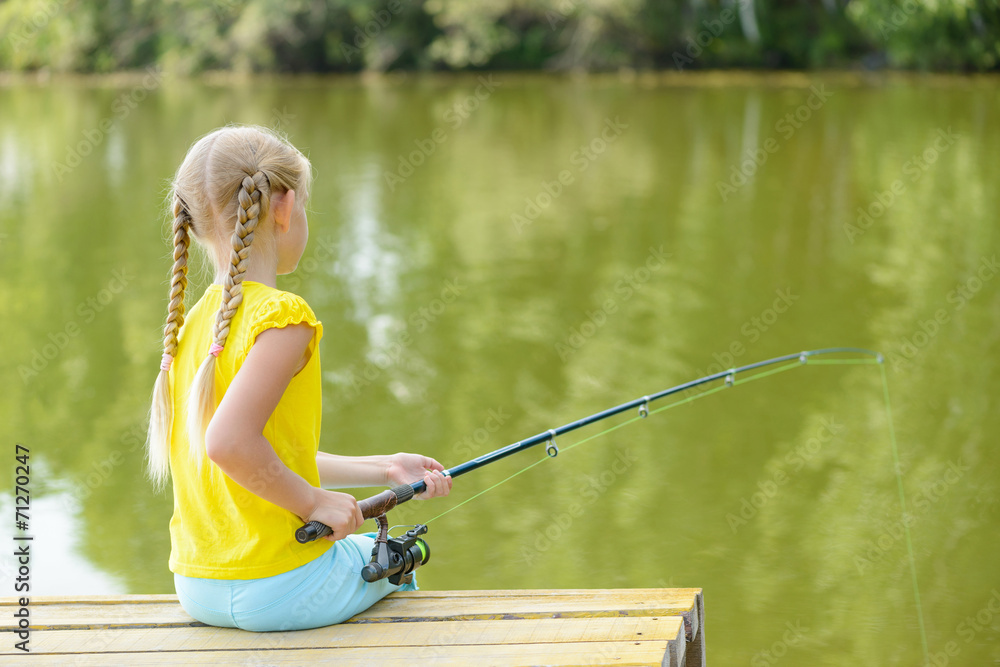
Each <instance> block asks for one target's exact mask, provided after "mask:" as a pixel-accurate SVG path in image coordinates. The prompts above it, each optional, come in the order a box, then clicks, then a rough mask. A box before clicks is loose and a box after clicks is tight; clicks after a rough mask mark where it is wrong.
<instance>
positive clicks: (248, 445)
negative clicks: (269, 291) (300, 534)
mask: <svg viewBox="0 0 1000 667" xmlns="http://www.w3.org/2000/svg"><path fill="white" fill-rule="evenodd" d="M313 333H314V332H313V329H312V327H310V326H309V325H308V324H294V325H289V326H286V327H283V328H280V329H266V330H264V331H263V332H261V333H260V334H259V335H258V336H257V338H256V341H255V342H254V344H253V347H252V348H250V352H249V353H248V354H247V358H246V360H245V361H244V362H243V365H242V366H241V367H240V370H239V371H238V372H237V373H236V377H235V378H233V382H232V384H230V385H229V389H227V390H226V394H225V396H223V398H222V402H221V403H220V404H219V408H218V409H217V410H216V412H215V414H214V415H213V416H212V421H211V422H210V423H209V425H208V429H207V431H206V433H205V446H206V450H207V452H208V457H209V458H210V459H211V460H212V461H214V462H215V463H216V464H217V465H218V466H219V467H220V468H221V469H222V470H223V472H225V473H226V474H227V475H229V477H230V478H232V479H233V481H235V482H236V483H237V484H239V485H241V486H243V487H244V488H246V489H247V490H249V491H251V492H253V493H255V494H257V495H258V496H260V497H261V498H263V499H264V500H267V501H269V502H272V503H274V504H275V505H278V506H280V507H283V508H285V509H286V510H288V511H289V512H292V513H294V514H295V515H296V516H298V517H299V518H300V519H302V520H303V521H322V522H323V523H325V524H326V525H328V526H330V527H331V528H333V529H334V532H333V534H332V535H329V536H328V537H327V539H331V540H336V539H340V538H343V537H345V536H347V535H350V534H351V533H353V532H354V531H355V530H356V529H357V528H358V526H360V525H361V524H362V523H364V517H363V516H362V515H361V510H360V509H359V508H358V503H357V501H356V500H355V499H354V497H353V496H350V495H348V494H346V493H338V492H336V491H327V490H325V489H321V488H318V487H314V486H312V485H311V484H309V482H307V481H306V480H305V479H304V478H302V477H301V476H300V475H298V474H296V473H295V472H293V471H292V470H291V469H290V468H288V466H286V465H285V464H284V463H283V462H282V461H281V459H279V458H278V455H277V454H275V452H274V448H273V447H271V443H270V442H268V441H267V439H266V438H265V437H264V436H263V431H264V425H265V424H266V423H267V420H268V419H270V417H271V413H272V412H274V408H275V407H276V406H277V405H278V401H280V400H281V395H282V394H283V393H284V392H285V388H286V387H287V386H288V383H289V382H290V381H291V379H292V376H293V375H294V374H295V373H296V372H297V371H298V370H299V369H300V368H301V367H302V361H303V359H304V357H305V354H306V349H307V347H308V345H309V341H310V340H312V336H313ZM262 471H274V472H273V474H268V475H266V476H265V477H264V479H263V481H262V480H261V472H262Z"/></svg>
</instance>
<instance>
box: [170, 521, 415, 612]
mask: <svg viewBox="0 0 1000 667" xmlns="http://www.w3.org/2000/svg"><path fill="white" fill-rule="evenodd" d="M374 538H375V533H364V534H360V535H349V536H348V537H346V538H344V539H342V540H337V541H336V542H334V544H333V546H332V547H330V548H329V549H327V550H326V551H325V552H324V553H323V554H322V555H321V556H320V557H319V558H317V559H316V560H314V561H312V562H310V563H306V564H305V565H300V566H299V567H297V568H295V569H294V570H289V571H288V572H282V573H281V574H276V575H274V576H272V577H263V578H261V579H202V578H200V577H185V576H182V575H180V574H176V573H175V574H174V588H175V589H176V590H177V597H178V599H179V600H180V603H181V606H182V607H183V608H184V611H186V612H187V613H189V614H190V615H191V616H192V617H194V618H195V619H197V620H199V621H201V622H202V623H206V624H208V625H214V626H218V627H222V628H241V629H243V630H252V631H254V632H269V631H279V630H306V629H309V628H319V627H323V626H326V625H334V624H336V623H341V622H343V621H346V620H347V619H349V618H350V617H351V616H354V615H355V614H357V613H359V612H362V611H364V610H365V609H368V607H370V606H372V605H373V604H375V603H376V602H378V601H379V600H381V599H382V598H384V597H385V596H386V595H388V594H389V593H392V592H393V591H415V590H417V579H416V573H414V577H413V581H412V583H409V584H404V585H402V586H393V585H392V584H390V583H389V580H388V579H381V580H379V581H376V582H373V583H370V584H369V583H368V582H366V581H365V580H364V579H362V578H361V568H362V567H364V566H365V565H367V564H368V561H369V560H370V558H371V552H372V547H373V546H374V544H375V539H374Z"/></svg>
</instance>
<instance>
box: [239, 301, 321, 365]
mask: <svg viewBox="0 0 1000 667" xmlns="http://www.w3.org/2000/svg"><path fill="white" fill-rule="evenodd" d="M302 323H305V324H308V325H309V326H311V327H312V328H313V329H315V334H314V335H313V337H312V340H311V341H310V343H309V347H308V349H307V352H308V355H309V356H310V357H311V356H312V355H313V353H315V351H316V347H317V346H318V345H319V341H320V339H321V338H322V337H323V323H322V322H320V321H319V320H318V319H316V314H315V313H313V311H312V308H310V307H309V304H307V303H306V301H305V299H303V298H302V297H300V296H299V295H297V294H292V293H291V292H279V291H276V292H274V293H273V294H270V295H268V297H267V298H266V299H264V300H263V302H262V303H260V304H259V305H258V306H257V308H256V309H255V310H254V313H253V315H252V318H251V321H250V327H249V329H248V331H247V337H246V345H245V348H244V350H243V358H246V355H247V353H249V352H250V348H251V347H252V346H253V344H254V341H255V340H256V339H257V336H258V335H260V334H261V332H263V331H264V330H266V329H280V328H282V327H286V326H288V325H290V324H302Z"/></svg>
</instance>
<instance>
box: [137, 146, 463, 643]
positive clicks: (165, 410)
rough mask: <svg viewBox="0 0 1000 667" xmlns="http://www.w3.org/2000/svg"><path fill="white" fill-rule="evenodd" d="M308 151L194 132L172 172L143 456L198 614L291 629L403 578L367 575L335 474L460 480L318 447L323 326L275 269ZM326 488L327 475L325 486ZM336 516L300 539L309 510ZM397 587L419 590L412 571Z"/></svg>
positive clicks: (177, 571) (306, 174)
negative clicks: (163, 289) (166, 291)
mask: <svg viewBox="0 0 1000 667" xmlns="http://www.w3.org/2000/svg"><path fill="white" fill-rule="evenodd" d="M310 180H311V166H310V164H309V161H308V160H307V159H306V158H305V156H303V155H302V153H300V152H299V151H298V150H296V149H295V148H294V147H293V146H291V145H290V144H289V143H288V142H286V141H285V140H283V139H282V138H281V137H278V136H277V135H275V134H274V133H272V132H270V131H269V130H266V129H264V128H259V127H225V128H221V129H218V130H216V131H214V132H212V133H210V134H208V135H206V136H204V137H202V138H201V139H199V140H198V141H197V142H196V143H195V144H194V145H193V146H192V147H191V149H190V150H189V151H188V154H187V156H186V157H185V158H184V161H183V163H182V164H181V166H180V168H179V169H178V170H177V174H176V176H175V178H174V181H173V189H172V202H173V249H174V251H173V259H174V264H173V271H172V274H171V279H170V303H169V307H168V312H167V322H166V326H165V327H164V340H163V358H162V363H161V366H160V374H159V376H158V377H157V379H156V384H155V387H154V390H153V404H152V408H151V412H150V423H149V434H148V443H147V447H148V469H149V474H150V477H151V478H152V480H153V481H154V483H155V484H156V485H157V486H160V487H162V486H163V485H165V484H166V480H167V478H168V477H170V478H172V481H173V492H174V513H173V517H172V518H171V520H170V539H171V550H170V561H169V566H170V570H171V571H172V572H173V573H174V584H175V587H176V590H177V595H178V597H179V599H180V602H181V605H182V606H183V607H184V609H185V610H186V611H187V612H188V613H189V614H191V616H193V617H194V618H196V619H198V620H199V621H202V622H204V623H207V624H210V625H216V626H222V627H238V628H243V629H246V630H256V631H267V630H296V629H304V628H313V627H320V626H324V625H330V624H333V623H339V622H341V621H344V620H346V619H348V618H350V617H351V616H353V615H354V614H356V613H358V612H360V611H363V610H364V609H366V608H368V607H369V606H370V605H371V604H373V603H374V602H375V601H377V600H379V599H380V598H382V597H384V596H385V595H387V594H388V593H390V592H392V591H393V590H397V587H395V586H393V585H392V584H389V583H388V581H387V580H381V581H377V582H374V583H372V584H368V583H366V582H364V581H363V580H362V578H361V575H360V571H361V568H362V567H363V566H364V565H365V563H366V562H367V561H368V558H369V555H370V553H371V549H372V545H373V540H372V537H371V535H354V534H353V533H354V531H355V530H356V529H357V528H358V527H359V526H360V525H361V524H362V523H363V522H364V518H363V517H362V516H361V511H360V510H359V509H358V504H357V502H356V500H355V499H354V498H353V497H352V496H350V495H348V494H346V493H340V492H337V491H331V490H328V488H338V487H340V488H343V487H359V486H378V485H388V486H395V485H399V484H405V483H411V482H414V481H416V480H418V479H421V478H423V480H424V482H425V483H426V484H427V491H425V492H424V493H422V494H421V495H420V496H419V497H421V498H430V497H434V496H442V495H447V494H448V492H449V491H450V489H451V479H450V478H449V477H446V476H444V475H443V474H442V472H441V471H442V470H443V469H444V467H443V466H442V465H441V464H440V463H438V462H437V461H435V460H434V459H432V458H429V457H426V456H419V455H417V454H404V453H400V454H394V455H392V456H360V457H347V456H338V455H334V454H327V453H325V452H320V451H319V435H320V416H321V413H322V408H321V396H320V386H321V380H320V360H319V341H320V338H321V337H322V335H323V327H322V324H321V323H320V321H319V320H317V319H316V316H315V314H314V313H313V311H312V310H311V309H310V308H309V306H308V304H306V302H305V301H304V300H303V299H302V298H301V297H299V296H297V295H295V294H292V293H290V292H284V291H281V290H278V289H277V288H276V287H275V278H276V276H278V275H281V274H285V273H289V272H291V271H293V270H294V269H295V267H296V265H297V264H298V261H299V258H300V257H301V256H302V252H303V250H304V249H305V245H306V240H307V238H308V235H309V231H308V226H307V221H306V213H305V208H304V204H305V201H306V198H307V197H308V191H309V185H310ZM191 239H194V240H195V241H197V242H198V243H199V244H201V245H202V246H203V247H204V249H205V250H206V251H207V253H208V255H209V257H210V258H211V260H212V262H213V264H214V266H215V280H214V282H213V284H212V285H210V286H209V287H208V289H207V290H206V291H205V293H204V295H203V296H202V297H201V298H200V299H199V300H198V301H197V303H195V304H194V306H193V307H192V308H191V309H190V311H185V306H184V296H185V295H184V293H185V289H186V287H187V270H188V251H189V248H190V245H191ZM323 487H328V488H323ZM314 520H315V521H321V522H323V523H325V524H327V525H328V526H330V527H331V528H332V529H333V534H332V535H330V536H328V537H327V539H325V540H317V541H315V542H311V543H309V544H306V545H302V544H299V543H298V542H296V541H295V538H294V532H295V529H296V528H298V527H299V526H301V525H302V523H303V522H306V521H314ZM400 588H401V589H415V588H416V585H415V582H414V583H413V584H407V585H404V586H402V587H400Z"/></svg>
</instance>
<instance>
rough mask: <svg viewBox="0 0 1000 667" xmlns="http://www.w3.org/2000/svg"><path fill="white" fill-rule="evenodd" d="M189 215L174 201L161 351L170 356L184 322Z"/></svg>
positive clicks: (174, 354) (173, 354) (178, 201)
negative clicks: (170, 261)
mask: <svg viewBox="0 0 1000 667" xmlns="http://www.w3.org/2000/svg"><path fill="white" fill-rule="evenodd" d="M190 227H191V216H190V215H188V212H187V209H185V208H184V205H183V204H182V203H181V202H180V200H175V201H174V267H173V271H172V273H171V276H170V305H169V306H168V307H167V324H166V326H164V327H163V353H164V354H169V355H170V356H171V357H174V356H176V353H177V334H178V332H179V331H180V329H181V325H183V324H184V290H185V288H187V272H188V262H187V258H188V248H189V247H190V245H191V237H190V235H189V234H188V229H189V228H190Z"/></svg>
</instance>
